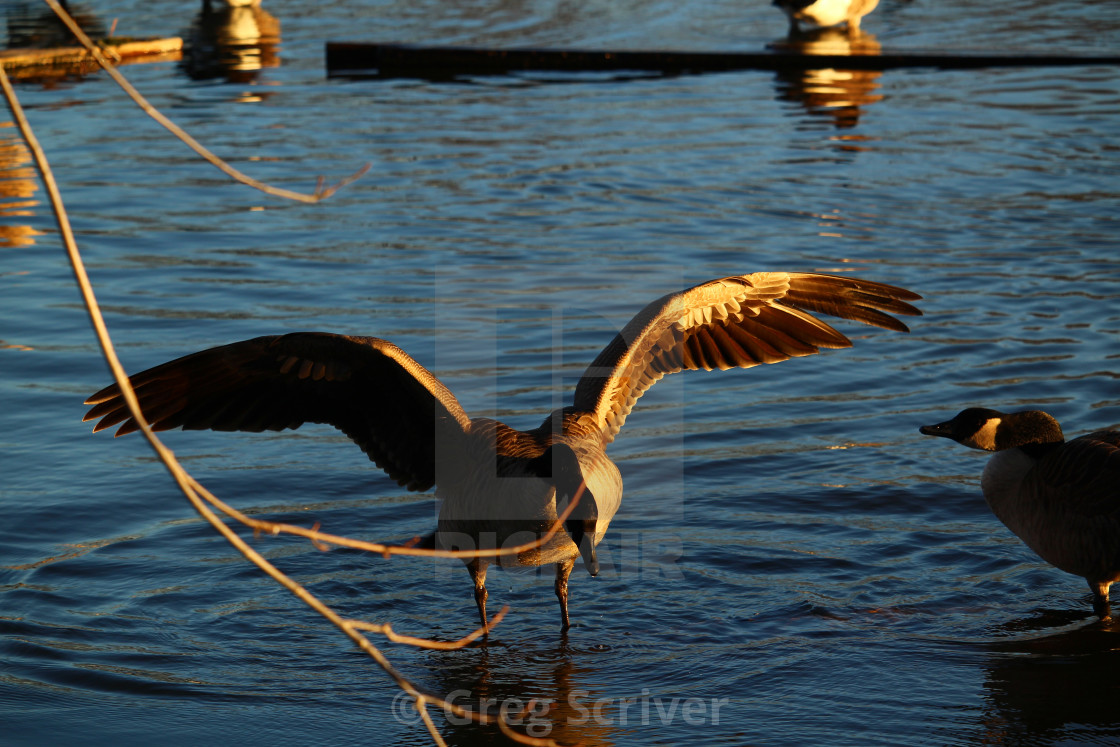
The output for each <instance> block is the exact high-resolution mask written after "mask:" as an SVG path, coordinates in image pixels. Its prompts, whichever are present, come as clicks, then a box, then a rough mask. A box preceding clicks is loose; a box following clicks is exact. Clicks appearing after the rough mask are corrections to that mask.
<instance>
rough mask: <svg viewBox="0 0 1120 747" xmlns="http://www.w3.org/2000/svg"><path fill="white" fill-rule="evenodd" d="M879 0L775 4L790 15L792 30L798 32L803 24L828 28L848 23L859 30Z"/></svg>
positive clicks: (783, 0)
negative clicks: (864, 18)
mask: <svg viewBox="0 0 1120 747" xmlns="http://www.w3.org/2000/svg"><path fill="white" fill-rule="evenodd" d="M878 4H879V0H774V5H776V6H778V7H779V8H781V9H782V11H783V12H784V13H785V14H786V16H788V17H789V23H790V30H791V31H794V32H797V31H801V30H802V26H803V25H804V26H806V27H808V28H828V27H829V26H839V25H840V24H842V23H847V24H848V29H849V30H851V31H858V30H859V24H860V21H861V20H862V19H863V17H864V16H865V15H867V14H868V13H870V12H871V11H873V10H875V6H877V5H878Z"/></svg>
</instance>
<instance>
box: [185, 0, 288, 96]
mask: <svg viewBox="0 0 1120 747" xmlns="http://www.w3.org/2000/svg"><path fill="white" fill-rule="evenodd" d="M186 37H187V42H186V49H185V51H184V55H183V67H184V68H185V69H186V71H187V74H188V75H190V76H191V77H192V78H195V79H196V80H202V79H206V78H222V77H224V78H226V79H227V80H229V81H230V82H234V83H250V82H253V81H255V80H256V78H257V75H258V74H259V72H260V71H261V70H262V69H264V68H268V67H278V66H279V65H280V55H279V49H280V21H279V20H278V19H277V18H276V16H274V15H272V14H271V13H269V12H268V11H266V10H264V9H263V8H262V7H261V4H260V0H256V2H248V3H245V2H239V0H232V1H231V2H229V3H228V4H227V3H221V2H214V3H211V2H209V0H207V1H206V2H204V3H203V5H202V10H201V11H199V14H198V15H197V16H196V17H195V19H194V21H193V22H192V23H191V27H190V29H189V30H188V32H187V34H186ZM260 98H261V97H260V96H259V95H254V96H249V97H247V98H246V99H245V100H246V101H253V100H260Z"/></svg>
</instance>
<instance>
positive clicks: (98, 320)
mask: <svg viewBox="0 0 1120 747" xmlns="http://www.w3.org/2000/svg"><path fill="white" fill-rule="evenodd" d="M48 1H49V0H48ZM0 89H2V90H3V92H4V95H5V97H6V98H7V101H8V106H9V108H10V109H11V111H12V118H13V119H14V120H15V122H16V125H17V126H18V128H19V131H20V134H21V135H22V136H23V139H24V141H25V142H26V143H27V148H28V150H29V151H31V155H32V158H33V160H34V161H35V166H36V168H37V169H38V171H39V176H40V178H41V179H42V181H43V186H44V189H45V190H46V192H47V194H48V196H49V197H50V201H51V208H52V210H53V212H54V216H55V220H56V221H57V223H58V228H59V234H60V236H61V238H62V244H63V246H64V247H65V249H66V253H67V256H68V257H69V260H70V267H71V270H72V271H73V273H74V278H75V281H76V282H77V285H78V288H79V290H80V291H81V294H82V300H83V301H84V303H85V306H86V311H87V312H88V314H89V318H90V322H91V324H92V325H93V328H94V332H95V333H96V335H97V339H98V342H99V344H100V345H101V351H102V353H103V355H104V356H105V360H106V362H107V363H108V364H109V368H110V370H111V371H112V373H113V378H114V379H115V380H116V382H117V384H118V385H119V386H120V389H121V394H122V396H123V397H124V399H125V402H126V403H127V404H128V407H129V410H130V411H131V413H132V415H133V417H135V418H136V422H137V424H138V425H139V427H140V432H141V433H142V434H143V435H144V438H145V439H146V440H147V441H148V443H149V445H150V446H151V447H152V449H153V450H154V451H155V452H156V455H157V456H158V457H159V459H160V462H162V463H163V465H164V467H165V468H166V469H167V471H168V473H169V474H170V475H171V477H172V479H173V480H174V481H175V483H176V484H177V485H178V486H179V489H180V490H181V491H182V492H183V495H184V496H186V498H187V500H188V501H190V503H191V505H192V506H193V507H194V509H195V510H196V511H197V512H198V513H199V515H201V516H202V518H204V519H205V520H206V521H207V522H208V523H209V524H210V525H211V526H212V527H214V529H215V530H216V531H217V532H218V533H220V534H221V535H222V536H223V537H225V539H226V541H227V542H229V543H230V544H231V545H233V547H234V548H236V549H237V550H238V551H239V552H240V553H241V554H242V555H243V556H245V558H247V559H248V560H249V561H250V562H252V563H253V564H254V565H256V566H257V567H258V568H260V569H261V570H262V571H264V572H265V573H266V574H267V575H268V576H270V577H271V578H272V579H273V580H275V581H276V582H277V583H279V584H280V585H281V586H283V587H284V588H286V589H287V590H288V591H290V592H291V593H292V594H293V595H295V596H296V597H297V598H299V599H300V600H301V601H303V602H304V603H305V604H306V605H308V606H309V607H311V608H312V609H313V610H315V611H316V612H318V613H319V614H320V615H322V616H323V617H325V618H326V619H327V620H328V621H330V622H331V623H332V624H333V625H335V627H337V628H338V629H339V630H341V631H342V633H343V634H344V635H346V637H348V638H349V639H350V640H351V641H353V642H354V644H355V645H357V646H358V648H359V649H361V650H362V651H363V652H365V653H366V654H367V655H368V656H369V657H370V658H371V659H373V660H374V661H375V662H376V663H377V665H378V666H379V667H380V668H381V670H382V671H384V672H385V673H386V674H387V675H389V677H390V678H391V679H392V680H393V682H394V683H395V684H396V685H397V687H398V688H400V689H401V690H402V691H404V692H405V693H407V694H408V695H409V696H410V697H412V698H413V699H414V700H415V702H416V708H417V710H418V711H419V712H420V714H421V717H422V719H423V721H424V725H425V727H426V728H427V729H428V733H429V734H430V735H431V737H432V739H433V741H435V743H436V744H438V745H446V742H445V741H444V740H443V737H441V736H440V734H439V731H438V730H437V729H436V727H435V723H434V722H433V721H432V719H431V715H430V714H429V713H428V711H427V705H428V704H432V705H435V706H438V707H441V708H443V709H444V710H446V711H448V712H450V713H454V714H455V715H457V716H460V717H465V718H469V719H472V720H474V721H477V722H479V723H482V724H491V723H498V724H499V726H501V723H502V719H501V718H500V717H499V718H495V717H492V716H490V715H488V714H486V713H482V712H474V711H469V710H467V709H465V708H463V707H461V706H458V705H456V704H454V703H450V702H447V701H444V700H443V699H442V698H439V697H436V696H433V695H429V694H426V693H423V692H421V691H420V689H419V688H417V687H416V686H415V685H413V684H412V682H411V681H409V680H408V679H407V678H406V677H405V676H404V675H403V674H401V673H400V672H398V671H397V669H396V667H394V666H393V665H392V663H391V662H390V661H389V660H388V659H387V658H386V657H385V655H384V654H383V653H381V650H380V649H378V648H377V647H376V646H374V645H373V644H372V643H371V642H370V641H369V639H368V638H366V637H365V636H364V635H362V634H361V632H360V631H359V629H358V626H356V625H354V624H353V623H351V622H350V621H348V620H345V619H343V618H342V617H341V616H339V615H338V613H336V612H335V611H334V610H332V609H331V608H330V607H329V606H328V605H326V604H324V603H323V602H321V601H320V600H319V599H318V598H317V597H315V595H313V594H312V593H311V592H309V591H308V590H307V589H305V588H304V587H303V586H301V585H300V584H299V583H298V582H296V581H294V580H293V579H291V578H289V577H288V576H287V575H285V574H284V573H283V572H282V571H280V570H279V569H278V568H276V567H275V566H274V565H272V564H271V563H269V562H268V560H266V559H265V558H264V557H263V556H262V555H261V554H260V553H258V552H257V551H256V550H254V549H253V548H252V547H250V546H249V545H248V544H247V543H246V542H245V540H243V539H242V538H241V537H239V536H238V535H237V534H236V533H235V532H234V531H233V530H232V529H230V527H229V526H227V525H226V523H225V522H223V521H222V520H221V518H220V517H219V516H218V515H217V514H215V513H214V512H213V511H212V510H210V507H209V506H208V505H207V501H206V500H205V499H204V498H203V497H202V496H201V495H200V493H199V492H198V491H197V490H196V489H195V485H197V482H196V481H195V480H194V478H193V477H191V476H190V475H189V474H188V473H187V471H186V470H185V469H184V468H183V466H182V465H181V464H179V462H178V460H177V459H176V458H175V455H174V453H173V452H172V451H171V450H170V449H168V448H167V447H166V446H165V445H164V444H163V442H161V441H160V440H159V438H157V437H156V435H155V433H154V432H153V431H152V429H151V426H150V425H149V424H148V422H147V420H145V419H144V416H143V413H142V412H141V411H140V405H139V402H138V401H137V399H136V393H135V392H134V391H133V390H132V387H131V385H130V383H129V381H128V375H127V374H126V373H125V371H124V367H123V366H122V365H121V363H120V359H119V358H118V357H117V353H116V350H115V348H114V347H113V343H112V340H111V339H110V337H109V331H108V329H107V327H106V325H105V320H104V317H103V316H102V314H101V308H100V306H99V305H98V303H97V299H96V297H95V296H94V292H93V287H92V285H91V284H90V281H89V275H88V273H87V272H86V269H85V263H84V262H83V261H82V258H81V254H80V252H79V251H78V246H77V243H76V241H75V240H74V233H73V230H72V229H71V226H70V220H69V217H68V216H67V214H66V209H65V208H64V207H63V204H62V196H61V195H60V193H59V191H58V184H57V183H56V182H55V179H54V173H53V172H52V171H51V168H50V164H49V163H48V162H47V158H46V154H45V153H43V149H42V147H41V146H40V145H39V141H38V139H37V138H36V137H35V133H34V132H32V130H31V125H30V123H29V122H28V121H27V117H26V116H25V115H24V112H23V107H22V106H20V103H19V99H18V98H16V94H15V91H14V90H13V89H12V85H11V82H10V81H9V80H8V75H7V73H6V72H5V71H4V68H3V66H0ZM506 726H507V727H508V724H507V725H506ZM510 734H511V735H512V737H513V738H514V739H515V740H516V741H519V742H522V743H523V744H530V745H541V746H542V747H560V745H559V744H558V743H557V742H555V741H553V740H547V741H545V742H542V740H540V739H538V738H535V737H529V736H527V735H519V734H517V733H516V732H512V731H511V732H510Z"/></svg>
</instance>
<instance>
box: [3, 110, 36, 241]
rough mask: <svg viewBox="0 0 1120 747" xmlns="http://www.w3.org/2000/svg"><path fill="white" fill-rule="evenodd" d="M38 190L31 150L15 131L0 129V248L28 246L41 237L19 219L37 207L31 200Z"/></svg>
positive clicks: (28, 216)
mask: <svg viewBox="0 0 1120 747" xmlns="http://www.w3.org/2000/svg"><path fill="white" fill-rule="evenodd" d="M6 127H11V128H14V127H15V125H14V124H13V123H12V122H3V123H0V128H6ZM38 189H39V179H38V175H37V174H36V173H35V169H33V168H32V167H31V151H29V150H28V149H27V146H26V145H24V143H23V139H22V138H21V137H20V136H19V134H18V133H17V132H16V131H15V129H12V130H11V131H10V134H9V133H6V132H3V130H2V129H0V248H4V247H16V246H30V245H31V244H34V243H35V237H36V236H39V235H41V232H40V231H36V230H35V229H34V228H32V227H31V226H30V225H28V220H20V218H30V216H32V215H34V212H33V210H32V208H34V207H35V206H36V205H38V204H39V201H38V200H36V199H34V196H35V192H36V191H37V190H38Z"/></svg>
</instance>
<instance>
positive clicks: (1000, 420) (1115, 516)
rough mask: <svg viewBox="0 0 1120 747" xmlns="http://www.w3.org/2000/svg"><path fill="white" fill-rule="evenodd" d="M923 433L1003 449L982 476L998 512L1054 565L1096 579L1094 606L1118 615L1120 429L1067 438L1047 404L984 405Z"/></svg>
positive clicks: (990, 502) (1092, 582)
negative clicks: (1008, 408)
mask: <svg viewBox="0 0 1120 747" xmlns="http://www.w3.org/2000/svg"><path fill="white" fill-rule="evenodd" d="M919 431H920V432H921V433H924V434H925V435H927V436H942V437H944V438H949V439H952V440H954V441H956V442H957V443H959V444H963V445H965V446H968V447H971V448H973V449H980V450H982V451H994V452H996V454H995V455H994V456H993V457H992V458H991V459H989V460H988V463H987V465H986V466H985V467H984V473H983V475H982V476H981V478H980V487H981V489H982V490H983V491H984V498H985V500H987V502H988V506H989V507H990V508H991V509H992V513H994V514H995V515H996V516H998V517H999V520H1000V521H1002V522H1003V523H1004V524H1006V525H1007V528H1008V529H1010V530H1011V531H1012V532H1014V533H1015V534H1016V535H1018V537H1019V539H1021V540H1023V542H1025V543H1026V545H1027V547H1029V548H1031V549H1032V550H1034V551H1035V552H1036V553H1038V555H1039V556H1040V557H1041V558H1042V559H1043V560H1045V561H1046V562H1047V563H1050V564H1051V565H1054V566H1057V567H1058V568H1060V569H1062V570H1063V571H1065V572H1066V573H1072V574H1074V575H1076V576H1081V577H1083V578H1084V579H1085V580H1086V581H1088V582H1089V588H1090V589H1092V591H1093V610H1094V611H1095V612H1096V613H1097V615H1098V616H1099V617H1100V618H1101V619H1102V620H1107V619H1109V618H1110V617H1111V615H1112V612H1111V609H1110V608H1109V602H1108V589H1109V586H1111V585H1112V583H1113V582H1114V581H1118V580H1120V431H1097V432H1096V433H1089V434H1087V435H1084V436H1079V437H1078V438H1075V439H1073V440H1072V441H1066V440H1065V437H1064V436H1063V435H1062V427H1061V426H1060V425H1059V424H1058V421H1057V420H1055V419H1054V418H1053V417H1051V416H1050V415H1048V414H1047V413H1045V412H1042V411H1041V410H1026V411H1023V412H1015V413H1010V414H1008V413H1003V412H1000V411H998V410H989V409H986V408H982V407H970V408H968V409H966V410H962V411H961V412H960V413H959V414H958V415H957V416H956V417H954V418H953V419H952V420H947V421H945V422H944V423H938V424H937V425H924V426H922V427H921V428H919Z"/></svg>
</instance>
